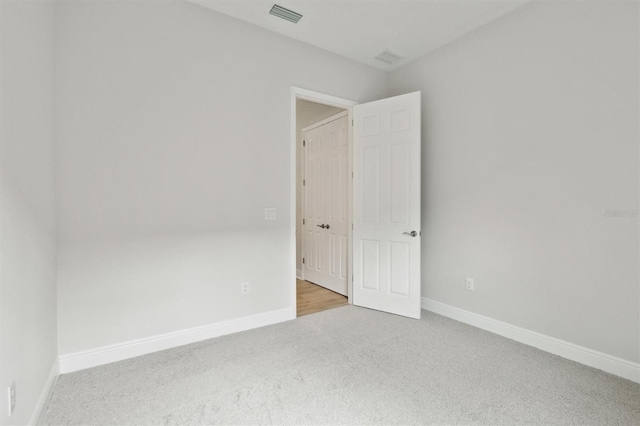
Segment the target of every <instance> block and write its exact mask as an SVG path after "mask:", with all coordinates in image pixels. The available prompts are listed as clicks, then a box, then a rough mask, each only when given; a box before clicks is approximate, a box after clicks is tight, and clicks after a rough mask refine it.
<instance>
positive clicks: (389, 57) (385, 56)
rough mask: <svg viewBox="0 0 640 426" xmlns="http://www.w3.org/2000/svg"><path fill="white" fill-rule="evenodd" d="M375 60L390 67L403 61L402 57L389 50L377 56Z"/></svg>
mask: <svg viewBox="0 0 640 426" xmlns="http://www.w3.org/2000/svg"><path fill="white" fill-rule="evenodd" d="M375 59H377V60H379V61H382V62H385V63H387V64H389V65H393V64H395V63H396V62H398V61H399V60H400V59H402V56H398V55H396V54H395V53H391V52H389V51H388V50H385V51H384V52H382V53H380V54H379V55H378V56H376V57H375Z"/></svg>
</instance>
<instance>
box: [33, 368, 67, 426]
mask: <svg viewBox="0 0 640 426" xmlns="http://www.w3.org/2000/svg"><path fill="white" fill-rule="evenodd" d="M59 374H60V365H59V363H58V359H57V358H56V360H55V361H54V362H53V365H52V366H51V370H50V371H49V377H47V381H46V382H45V384H44V387H43V388H42V392H40V397H39V398H38V402H37V403H36V406H35V408H34V409H33V413H31V418H30V419H29V424H30V425H37V424H38V421H39V420H40V417H41V416H42V414H44V413H43V412H42V411H43V409H44V407H45V404H46V403H47V401H48V400H49V396H50V395H51V392H52V391H53V387H54V385H55V384H56V381H57V380H58V375H59Z"/></svg>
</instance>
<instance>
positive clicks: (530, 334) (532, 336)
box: [422, 297, 640, 383]
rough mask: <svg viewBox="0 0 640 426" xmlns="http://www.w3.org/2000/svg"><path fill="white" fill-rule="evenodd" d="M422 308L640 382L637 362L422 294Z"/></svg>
mask: <svg viewBox="0 0 640 426" xmlns="http://www.w3.org/2000/svg"><path fill="white" fill-rule="evenodd" d="M422 309H426V310H427V311H431V312H435V313H436V314H440V315H443V316H445V317H449V318H452V319H454V320H457V321H460V322H463V323H466V324H469V325H472V326H474V327H478V328H481V329H483V330H487V331H490V332H492V333H495V334H498V335H500V336H504V337H507V338H509V339H513V340H515V341H517V342H520V343H524V344H525V345H529V346H533V347H535V348H538V349H541V350H543V351H546V352H550V353H552V354H554V355H558V356H561V357H563V358H567V359H570V360H572V361H576V362H579V363H581V364H584V365H588V366H589V367H593V368H597V369H599V370H602V371H606V372H607V373H611V374H615V375H616V376H620V377H623V378H625V379H628V380H631V381H634V382H637V383H640V364H637V363H635V362H631V361H627V360H624V359H622V358H617V357H615V356H612V355H607V354H605V353H602V352H598V351H594V350H592V349H589V348H585V347H583V346H578V345H575V344H573V343H569V342H565V341H564V340H560V339H556V338H554V337H550V336H546V335H544V334H540V333H536V332H535V331H531V330H527V329H525V328H521V327H517V326H515V325H511V324H508V323H506V322H502V321H498V320H495V319H493V318H489V317H485V316H483V315H478V314H475V313H473V312H469V311H465V310H464V309H460V308H456V307H453V306H450V305H447V304H444V303H441V302H436V301H435V300H430V299H427V298H424V297H423V298H422Z"/></svg>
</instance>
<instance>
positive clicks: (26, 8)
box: [0, 1, 57, 425]
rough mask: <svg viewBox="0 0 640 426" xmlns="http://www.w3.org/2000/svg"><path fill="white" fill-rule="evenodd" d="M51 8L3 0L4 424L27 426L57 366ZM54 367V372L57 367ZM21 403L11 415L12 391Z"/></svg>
mask: <svg viewBox="0 0 640 426" xmlns="http://www.w3.org/2000/svg"><path fill="white" fill-rule="evenodd" d="M53 85H54V49H53V8H52V5H51V4H50V3H45V2H40V1H39V2H35V1H32V2H25V1H20V2H19V1H0V424H3V425H5V424H26V423H27V422H29V421H30V419H31V418H32V416H33V415H34V412H35V413H36V414H37V406H38V402H39V398H40V396H41V395H42V394H43V393H44V394H45V396H46V390H47V389H46V388H47V386H46V384H47V380H48V379H49V376H50V374H49V373H50V371H51V370H52V366H53V365H54V364H55V365H57V337H56V293H55V292H56V257H55V184H54V181H55V169H54V165H55V160H54V158H55V156H54V146H55V138H54V134H55V132H54V124H53V123H54V102H53V92H54V89H53ZM54 370H55V368H54ZM13 381H15V385H16V406H15V411H14V413H13V415H12V416H11V417H8V414H9V413H8V407H7V405H8V404H7V387H8V386H9V385H10V384H11V383H12V382H13Z"/></svg>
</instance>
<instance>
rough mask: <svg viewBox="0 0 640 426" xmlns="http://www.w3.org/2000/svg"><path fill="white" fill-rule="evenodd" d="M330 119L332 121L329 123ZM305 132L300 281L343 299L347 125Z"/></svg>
mask: <svg viewBox="0 0 640 426" xmlns="http://www.w3.org/2000/svg"><path fill="white" fill-rule="evenodd" d="M334 117H335V118H334ZM334 117H332V118H331V119H328V120H324V121H323V123H324V124H322V125H319V126H318V127H315V128H311V129H309V130H306V131H305V132H304V134H303V138H304V140H305V176H304V180H305V185H304V189H305V212H304V225H303V231H304V258H305V263H304V265H303V266H304V271H305V275H304V276H305V279H306V280H307V281H311V282H313V283H315V284H318V285H321V286H323V287H326V288H328V289H329V290H332V291H335V292H337V293H340V294H343V295H346V294H347V274H348V271H347V249H348V240H347V238H348V226H349V218H348V177H349V176H348V163H347V161H348V127H347V126H348V119H347V116H346V112H345V113H340V114H338V115H336V116H334Z"/></svg>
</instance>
